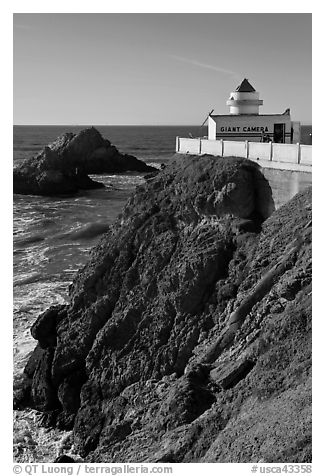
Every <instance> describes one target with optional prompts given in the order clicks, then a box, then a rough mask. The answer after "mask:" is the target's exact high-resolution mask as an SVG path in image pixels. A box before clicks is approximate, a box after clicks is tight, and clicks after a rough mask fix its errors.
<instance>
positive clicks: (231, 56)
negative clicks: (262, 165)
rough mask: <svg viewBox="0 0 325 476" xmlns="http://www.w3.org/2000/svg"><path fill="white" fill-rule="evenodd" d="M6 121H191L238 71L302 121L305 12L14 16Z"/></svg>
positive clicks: (220, 105) (307, 94)
mask: <svg viewBox="0 0 325 476" xmlns="http://www.w3.org/2000/svg"><path fill="white" fill-rule="evenodd" d="M13 17H14V42H13V45H14V56H13V60H14V70H13V73H14V124H87V125H90V124H94V125H99V124H108V125H115V124H116V125H129V124H130V125H131V124H134V125H138V124H139V125H140V124H141V125H142V124H143V125H162V124H166V125H173V124H175V125H176V124H177V125H178V124H184V125H188V124H201V123H202V122H203V121H204V119H205V118H206V116H207V115H208V113H209V112H210V111H211V110H212V109H214V114H228V112H229V108H228V106H227V105H226V100H227V99H228V98H229V95H230V92H231V91H234V89H235V88H236V87H237V86H238V84H240V82H241V80H242V79H243V78H244V77H246V78H248V79H249V81H250V82H251V84H252V85H253V86H254V87H255V89H256V90H257V91H259V92H260V99H263V100H264V105H263V106H262V107H261V108H260V113H261V114H272V113H275V114H278V113H282V112H284V111H285V109H286V108H288V107H290V108H291V115H292V119H293V120H297V121H301V122H302V123H306V124H311V121H312V111H311V106H312V97H311V93H312V52H311V48H312V15H311V14H310V13H275V14H273V13H229V14H226V13H179V14H175V13H155V14H151V13H145V14H142V13H137V14H129V13H121V14H118V13H117V14H113V13H100V14H95V13H93V14H86V13H84V14H82V13H80V14H78V13H71V14H68V13H61V14H57V13H37V14H34V13H27V14H24V13H15V14H14V15H13Z"/></svg>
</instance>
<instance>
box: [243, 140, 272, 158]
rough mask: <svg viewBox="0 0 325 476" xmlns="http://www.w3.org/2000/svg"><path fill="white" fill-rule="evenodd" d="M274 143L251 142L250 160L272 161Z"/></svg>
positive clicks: (249, 145)
mask: <svg viewBox="0 0 325 476" xmlns="http://www.w3.org/2000/svg"><path fill="white" fill-rule="evenodd" d="M271 154H272V142H264V143H263V142H249V143H248V158H249V159H261V160H271Z"/></svg>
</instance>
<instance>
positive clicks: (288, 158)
mask: <svg viewBox="0 0 325 476" xmlns="http://www.w3.org/2000/svg"><path fill="white" fill-rule="evenodd" d="M272 148H273V152H272V161H273V162H288V163H290V164H297V163H298V154H299V146H298V145H297V144H272Z"/></svg>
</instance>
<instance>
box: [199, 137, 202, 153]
mask: <svg viewBox="0 0 325 476" xmlns="http://www.w3.org/2000/svg"><path fill="white" fill-rule="evenodd" d="M201 151H202V142H201V137H199V155H201Z"/></svg>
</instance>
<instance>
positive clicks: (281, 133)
mask: <svg viewBox="0 0 325 476" xmlns="http://www.w3.org/2000/svg"><path fill="white" fill-rule="evenodd" d="M273 142H277V143H278V144H283V143H284V142H285V124H274V129H273Z"/></svg>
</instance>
